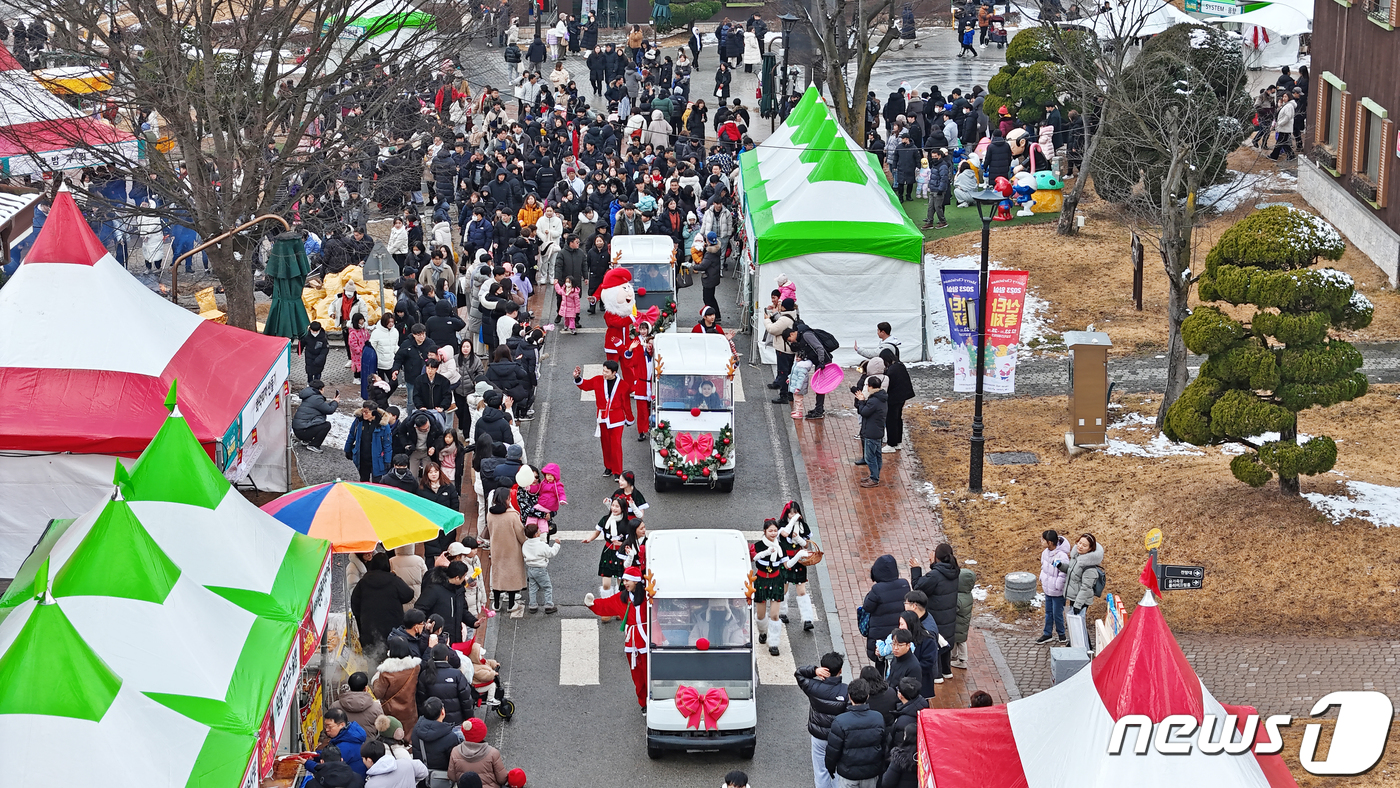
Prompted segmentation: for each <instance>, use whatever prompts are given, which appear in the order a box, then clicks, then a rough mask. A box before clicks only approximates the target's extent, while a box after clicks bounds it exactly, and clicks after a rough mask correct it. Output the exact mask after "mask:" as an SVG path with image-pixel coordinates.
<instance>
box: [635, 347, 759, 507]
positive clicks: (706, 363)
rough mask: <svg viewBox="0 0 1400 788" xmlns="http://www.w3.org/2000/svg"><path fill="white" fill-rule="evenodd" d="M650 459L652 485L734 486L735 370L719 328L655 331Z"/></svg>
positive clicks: (662, 487)
mask: <svg viewBox="0 0 1400 788" xmlns="http://www.w3.org/2000/svg"><path fill="white" fill-rule="evenodd" d="M652 349H653V353H654V359H655V363H654V364H653V367H654V370H655V371H654V373H653V374H654V375H655V379H654V380H653V381H652V384H653V385H652V387H651V391H652V412H653V413H654V414H656V428H655V429H653V430H652V431H651V448H652V453H651V465H652V471H653V473H654V474H655V476H656V491H657V492H664V491H665V490H666V489H667V488H669V487H671V486H672V485H696V486H707V487H713V488H717V489H718V490H719V491H720V492H731V491H732V490H733V489H734V471H735V454H734V449H735V440H734V373H735V371H736V370H737V369H738V363H739V359H738V356H736V355H735V353H734V346H733V345H731V344H730V343H729V340H728V339H727V338H726V337H724V336H723V335H720V334H659V335H657V336H656V338H655V339H654V340H653V345H652Z"/></svg>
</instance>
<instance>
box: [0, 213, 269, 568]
mask: <svg viewBox="0 0 1400 788" xmlns="http://www.w3.org/2000/svg"><path fill="white" fill-rule="evenodd" d="M0 336H3V337H5V341H4V342H3V343H0V391H4V392H5V407H4V408H3V409H0V500H4V501H5V502H6V505H5V506H4V507H0V577H10V576H12V575H13V574H14V572H15V569H16V568H17V567H18V566H19V563H20V561H22V560H23V559H24V556H25V555H27V554H28V553H29V550H30V548H32V547H33V546H34V543H35V542H36V541H37V540H38V538H39V535H40V533H41V532H42V531H43V527H44V524H45V523H47V522H48V521H49V520H51V519H61V518H66V517H76V516H78V515H79V514H82V513H83V512H85V511H87V510H88V509H89V508H90V507H92V506H93V505H94V504H96V503H97V502H98V501H100V500H102V499H103V498H104V497H106V496H107V495H108V494H110V486H111V479H112V470H113V468H112V466H113V463H115V462H116V461H117V458H128V459H129V458H133V457H136V456H137V455H138V454H140V453H141V451H142V450H143V449H145V448H146V446H147V444H148V443H150V441H151V436H153V435H155V434H156V430H158V429H159V428H160V426H161V423H162V421H163V419H164V418H165V409H164V408H163V407H162V406H161V402H162V401H163V400H164V398H165V393H166V391H167V390H168V389H169V387H170V384H171V382H172V381H174V380H175V379H176V378H178V379H179V381H180V388H181V405H182V410H183V411H184V414H185V419H186V421H187V423H188V424H189V428H190V429H191V430H192V431H193V432H194V435H195V437H196V438H197V439H198V440H199V443H200V444H201V445H202V446H203V447H204V450H205V452H206V453H207V454H208V456H209V457H211V458H213V459H214V460H215V462H216V463H217V464H218V467H219V469H220V471H222V472H223V473H224V474H225V475H226V477H227V478H228V479H229V480H230V481H233V482H236V483H246V484H249V485H251V486H254V487H256V488H257V489H260V490H266V491H272V492H285V491H286V490H287V475H288V466H287V446H288V428H287V410H288V405H289V403H288V392H287V374H288V371H289V363H290V359H289V356H288V347H289V343H288V341H287V340H286V339H282V338H280V337H268V336H263V335H261V334H255V333H252V332H250V331H244V330H242V329H237V328H231V327H229V326H223V325H219V324H217V323H212V322H209V321H205V320H201V319H200V318H199V316H198V315H196V314H194V313H193V312H190V311H188V310H185V309H183V308H181V307H180V306H178V305H176V304H173V303H171V302H169V301H167V300H165V299H163V298H161V297H160V296H159V295H157V294H156V293H154V292H152V291H151V290H149V289H147V288H146V286H144V285H142V284H141V283H140V282H139V281H137V280H136V279H135V278H134V277H132V276H131V274H129V273H127V271H126V270H125V269H124V268H122V267H121V265H119V264H118V263H117V261H116V260H114V259H113V258H112V256H111V255H110V254H109V253H108V252H107V250H106V249H105V248H104V247H103V246H102V243H101V242H100V241H99V240H98V239H97V236H96V235H95V234H94V233H93V231H92V229H91V228H90V227H89V226H88V224H87V222H86V220H84V218H83V215H82V213H81V212H80V211H79V209H78V206H77V205H76V204H75V203H74V201H73V197H72V195H71V194H69V193H68V191H67V190H66V188H64V189H60V191H59V193H58V194H57V195H56V196H55V199H54V203H53V207H52V209H51V210H50V212H49V216H48V219H47V220H46V221H45V223H44V226H43V228H42V229H41V230H40V231H39V233H38V236H37V238H36V239H35V240H34V244H33V246H32V247H31V248H30V250H29V254H28V256H27V257H26V258H25V261H24V263H23V264H21V265H20V266H19V267H18V268H17V269H16V270H15V273H14V276H13V277H12V278H11V279H10V280H9V281H8V282H7V283H6V285H5V287H4V288H3V289H0Z"/></svg>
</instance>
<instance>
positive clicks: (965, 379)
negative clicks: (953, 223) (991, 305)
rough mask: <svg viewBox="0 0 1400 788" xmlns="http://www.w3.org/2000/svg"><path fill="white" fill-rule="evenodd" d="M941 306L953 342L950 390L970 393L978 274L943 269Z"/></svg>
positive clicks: (973, 384) (973, 385)
mask: <svg viewBox="0 0 1400 788" xmlns="http://www.w3.org/2000/svg"><path fill="white" fill-rule="evenodd" d="M938 273H939V275H940V276H941V277H942V278H943V305H944V308H945V310H946V311H947V313H948V338H949V339H950V340H951V341H952V343H953V391H960V392H969V393H970V392H972V391H975V390H976V389H977V381H976V380H975V379H974V378H973V377H972V370H974V369H976V368H977V330H976V328H975V325H974V324H975V319H976V312H977V289H978V281H977V279H978V277H977V271H975V270H974V271H956V270H946V269H945V270H942V271H939V272H938Z"/></svg>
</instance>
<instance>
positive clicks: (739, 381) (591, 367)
mask: <svg viewBox="0 0 1400 788" xmlns="http://www.w3.org/2000/svg"><path fill="white" fill-rule="evenodd" d="M581 332H582V330H580V333H581ZM601 374H603V365H602V364H584V365H583V379H584V380H587V379H589V378H591V377H593V376H594V375H601ZM579 401H580V402H592V401H593V392H591V391H580V392H579ZM734 401H735V402H745V401H746V400H745V398H744V373H743V372H742V371H740V370H737V369H736V370H734ZM786 494H787V493H784V495H786Z"/></svg>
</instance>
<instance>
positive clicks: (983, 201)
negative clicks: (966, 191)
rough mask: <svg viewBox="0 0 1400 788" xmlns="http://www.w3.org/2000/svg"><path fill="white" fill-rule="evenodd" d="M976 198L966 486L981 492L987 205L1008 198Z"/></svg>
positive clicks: (989, 193) (991, 193)
mask: <svg viewBox="0 0 1400 788" xmlns="http://www.w3.org/2000/svg"><path fill="white" fill-rule="evenodd" d="M972 198H973V199H974V200H975V201H976V202H977V215H978V216H979V217H980V218H981V219H982V263H981V265H980V267H979V270H978V275H977V304H976V314H972V313H971V312H969V314H968V316H967V317H968V320H969V321H970V322H969V323H968V325H970V326H972V327H973V328H974V329H975V330H976V331H977V368H976V369H975V370H974V372H973V374H974V375H975V376H976V384H975V385H976V389H975V391H976V395H975V399H974V403H975V404H974V405H973V412H972V456H971V458H970V459H969V460H968V468H967V488H968V489H969V490H971V491H972V492H975V493H980V492H982V456H983V450H984V447H985V445H986V441H987V439H986V438H984V437H983V436H982V385H983V382H984V381H985V379H986V374H985V373H984V371H983V370H984V368H985V367H986V364H987V320H986V317H987V310H986V304H987V268H988V267H989V266H990V264H991V257H990V255H991V250H990V249H989V248H988V246H989V244H990V243H991V240H992V216H993V215H994V214H995V211H992V212H990V213H989V212H988V210H987V209H988V208H990V207H991V206H993V205H996V204H997V203H998V202H1001V201H1002V200H1004V199H1006V197H1005V196H1004V195H1002V193H1001V192H998V191H995V190H993V189H983V190H982V191H980V192H978V193H976V194H974V195H972Z"/></svg>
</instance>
